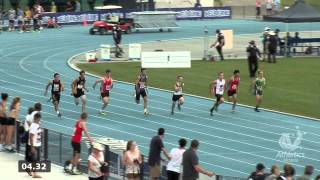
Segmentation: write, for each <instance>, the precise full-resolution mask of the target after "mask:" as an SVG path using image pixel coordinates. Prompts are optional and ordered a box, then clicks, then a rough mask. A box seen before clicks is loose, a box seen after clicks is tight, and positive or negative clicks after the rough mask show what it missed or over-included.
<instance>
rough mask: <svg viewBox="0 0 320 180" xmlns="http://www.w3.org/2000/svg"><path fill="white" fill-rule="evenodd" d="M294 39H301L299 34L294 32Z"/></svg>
mask: <svg viewBox="0 0 320 180" xmlns="http://www.w3.org/2000/svg"><path fill="white" fill-rule="evenodd" d="M294 39H295V40H299V39H301V38H300V34H299V32H295V33H294Z"/></svg>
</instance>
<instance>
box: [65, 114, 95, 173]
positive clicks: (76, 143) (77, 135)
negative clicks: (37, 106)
mask: <svg viewBox="0 0 320 180" xmlns="http://www.w3.org/2000/svg"><path fill="white" fill-rule="evenodd" d="M87 119H88V114H87V113H85V112H83V113H82V114H81V115H80V119H79V120H78V121H77V122H76V124H75V126H74V130H73V135H72V139H71V145H72V149H73V157H72V159H71V160H70V161H67V162H66V163H65V171H66V172H68V173H71V174H73V175H79V174H82V173H81V172H80V171H79V170H77V166H78V164H79V160H80V153H81V141H82V132H84V133H85V134H86V136H87V140H88V141H89V142H90V144H92V140H91V138H90V136H89V133H88V129H87Z"/></svg>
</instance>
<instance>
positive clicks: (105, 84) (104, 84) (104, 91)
mask: <svg viewBox="0 0 320 180" xmlns="http://www.w3.org/2000/svg"><path fill="white" fill-rule="evenodd" d="M98 83H101V89H100V90H101V98H102V101H103V105H102V107H101V110H100V114H102V115H104V114H105V111H104V110H105V109H106V107H107V106H108V104H109V95H110V90H111V89H112V87H113V80H112V78H111V70H106V75H105V76H104V77H102V78H101V79H99V80H97V81H96V82H95V83H94V85H93V89H95V88H96V85H97V84H98Z"/></svg>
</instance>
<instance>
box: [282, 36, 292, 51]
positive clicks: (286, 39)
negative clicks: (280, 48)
mask: <svg viewBox="0 0 320 180" xmlns="http://www.w3.org/2000/svg"><path fill="white" fill-rule="evenodd" d="M292 40H293V38H292V37H291V35H290V32H287V33H286V36H285V37H284V38H283V42H284V49H285V51H286V55H287V56H290V53H291V47H292Z"/></svg>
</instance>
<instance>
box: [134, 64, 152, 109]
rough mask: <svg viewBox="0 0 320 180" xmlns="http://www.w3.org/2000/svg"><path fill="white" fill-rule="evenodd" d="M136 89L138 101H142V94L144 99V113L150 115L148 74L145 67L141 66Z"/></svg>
mask: <svg viewBox="0 0 320 180" xmlns="http://www.w3.org/2000/svg"><path fill="white" fill-rule="evenodd" d="M135 84H136V85H135V90H136V103H137V104H139V103H140V96H142V98H143V101H144V109H143V113H144V114H145V115H148V114H149V112H148V93H147V91H148V90H147V87H148V76H147V72H146V69H145V68H141V71H140V74H139V75H138V78H137V80H136V82H135Z"/></svg>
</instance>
